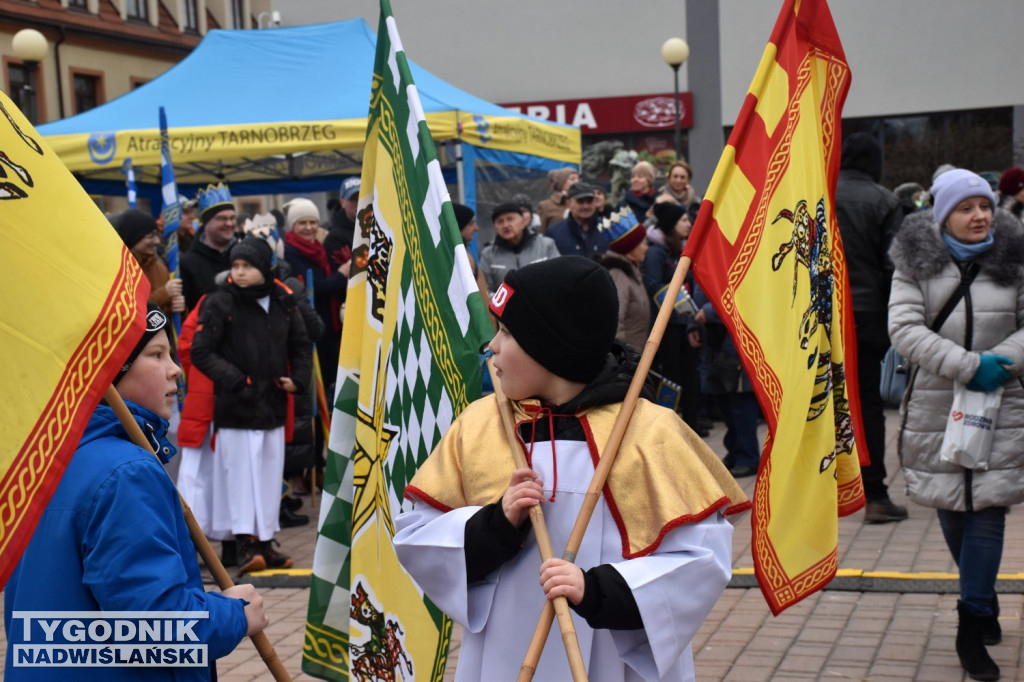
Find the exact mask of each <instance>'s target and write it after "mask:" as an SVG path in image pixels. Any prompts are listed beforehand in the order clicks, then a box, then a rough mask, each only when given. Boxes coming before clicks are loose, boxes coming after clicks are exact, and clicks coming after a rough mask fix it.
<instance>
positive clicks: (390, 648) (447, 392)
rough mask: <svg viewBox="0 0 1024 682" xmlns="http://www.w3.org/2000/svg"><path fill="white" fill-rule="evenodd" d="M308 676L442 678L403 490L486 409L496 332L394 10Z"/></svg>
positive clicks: (351, 309)
mask: <svg viewBox="0 0 1024 682" xmlns="http://www.w3.org/2000/svg"><path fill="white" fill-rule="evenodd" d="M357 223H358V228H359V229H358V231H357V233H356V237H355V244H354V251H353V265H352V270H351V273H350V278H349V290H348V297H347V303H346V305H347V310H346V313H345V326H344V332H343V334H342V342H341V354H340V358H339V365H340V366H339V368H338V393H337V401H336V403H335V410H334V416H333V419H332V425H331V437H330V442H329V446H328V448H329V459H328V462H327V471H326V475H325V481H324V495H323V502H322V507H321V510H320V526H319V534H318V536H317V545H316V553H315V555H314V559H313V578H312V586H311V590H310V598H309V610H308V616H307V622H306V637H305V644H304V647H303V660H302V669H303V671H304V672H306V673H308V674H310V675H314V676H316V677H322V678H325V679H337V680H347V679H349V678H350V676H351V677H352V678H353V679H377V677H380V678H381V679H396V678H397V679H404V680H409V679H413V678H414V677H415V679H417V680H438V681H439V680H441V677H442V674H443V672H444V666H445V661H446V659H447V655H448V644H449V641H450V637H451V621H450V620H449V619H448V618H447V617H446V616H445V615H444V614H442V613H441V612H440V611H438V610H437V609H436V608H435V607H434V606H433V605H432V604H431V603H430V602H429V600H427V598H426V597H425V596H424V595H423V594H422V593H421V592H420V591H419V589H418V588H417V587H416V585H415V583H413V581H412V580H411V578H409V577H408V575H406V573H405V571H404V570H402V567H401V566H400V565H399V563H398V560H397V558H396V556H395V552H394V548H393V546H392V544H391V538H392V537H393V535H394V524H393V519H394V517H395V516H396V515H397V514H398V512H399V510H400V507H401V504H402V494H403V491H404V489H405V485H406V483H408V482H409V480H411V479H412V476H413V474H414V473H415V472H416V468H417V467H418V466H419V465H420V463H422V462H423V461H424V460H425V459H426V458H427V455H429V454H430V452H431V450H432V449H433V447H434V444H435V443H437V441H438V440H439V439H440V437H441V435H442V434H443V433H444V432H445V431H446V430H447V429H448V428H449V426H451V424H452V421H453V420H454V419H455V417H456V415H458V413H459V412H461V411H462V409H463V408H465V407H466V406H467V405H468V404H469V403H470V402H471V401H472V400H474V399H476V398H477V397H479V394H480V384H481V380H482V372H483V370H482V366H481V362H480V351H481V349H482V347H483V345H484V344H485V343H486V342H487V341H488V340H489V339H490V337H491V335H492V330H491V327H490V324H489V322H488V319H487V311H486V310H485V309H484V304H483V300H482V299H481V297H480V295H479V292H478V290H477V288H476V283H475V280H474V278H473V275H472V272H471V270H470V265H469V259H468V257H467V254H466V251H465V247H464V246H463V244H462V239H461V236H460V234H459V230H458V227H457V226H456V222H455V215H454V213H453V212H452V207H451V201H450V199H449V197H448V193H447V190H446V189H445V184H444V180H443V178H442V175H441V167H440V164H439V163H438V161H437V158H436V153H435V150H434V143H433V140H432V139H431V137H430V131H429V130H428V129H427V124H426V121H425V119H424V116H423V108H422V106H421V105H420V100H419V95H418V94H417V91H416V86H415V84H414V83H413V81H412V76H411V74H410V71H409V65H408V62H407V61H406V57H405V53H404V51H403V50H402V43H401V40H400V39H399V37H398V30H397V28H396V26H395V20H394V18H393V17H392V16H391V7H390V5H389V3H388V0H381V18H380V27H379V29H378V32H377V55H376V60H375V63H374V70H373V89H372V92H371V97H370V115H369V123H368V125H367V135H366V148H365V153H364V160H363V170H362V183H361V190H360V195H359V209H358V215H357Z"/></svg>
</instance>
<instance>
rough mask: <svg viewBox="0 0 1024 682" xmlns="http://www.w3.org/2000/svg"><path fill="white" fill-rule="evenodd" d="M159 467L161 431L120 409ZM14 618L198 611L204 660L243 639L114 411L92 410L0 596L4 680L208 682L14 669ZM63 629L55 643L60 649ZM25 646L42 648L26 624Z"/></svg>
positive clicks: (103, 671)
mask: <svg viewBox="0 0 1024 682" xmlns="http://www.w3.org/2000/svg"><path fill="white" fill-rule="evenodd" d="M127 405H128V407H129V409H130V410H131V412H132V414H133V415H134V416H135V420H136V421H137V422H138V423H139V425H140V426H141V427H142V430H143V433H145V434H147V436H148V437H149V438H150V440H151V442H152V443H153V445H154V446H155V447H156V448H157V452H158V453H159V454H160V456H161V459H163V460H164V461H165V462H166V460H167V459H169V458H170V457H171V456H172V455H173V454H174V448H173V446H171V444H170V443H169V442H168V441H167V440H166V431H167V422H166V421H165V420H163V419H161V418H160V417H158V416H157V415H155V414H153V413H152V412H149V411H148V410H145V409H143V408H141V407H139V406H137V405H135V404H133V403H130V402H129V403H127ZM16 611H62V612H71V611H78V612H81V611H106V612H110V611H122V612H123V611H204V612H207V613H209V618H208V619H198V622H197V623H196V625H195V626H194V628H193V629H192V632H193V633H194V634H195V636H196V637H197V639H198V640H199V641H198V644H206V645H208V660H210V661H212V660H214V659H216V658H219V657H221V656H224V655H226V654H227V653H229V652H230V651H231V650H232V649H233V648H234V647H235V646H236V645H237V644H238V643H239V641H241V639H242V637H244V636H245V630H246V621H245V614H244V603H243V602H242V600H240V599H230V598H227V597H224V596H223V595H221V594H217V593H206V592H204V591H203V585H202V581H201V578H200V573H199V565H198V563H197V559H196V550H195V546H194V545H193V544H192V540H191V538H190V537H189V533H188V527H187V526H186V524H185V519H184V516H183V515H182V509H181V503H180V501H179V500H178V493H177V491H176V490H175V488H174V485H173V484H172V483H171V480H170V478H169V477H168V475H167V473H166V472H165V471H164V470H163V467H161V466H160V462H158V461H157V460H156V458H155V457H153V455H152V454H150V453H148V452H145V451H144V450H142V449H141V448H139V447H137V446H136V445H134V444H132V443H131V442H130V441H129V440H128V436H127V433H126V432H125V430H124V429H123V428H122V427H121V425H120V424H119V423H118V421H117V417H116V416H115V415H114V412H113V410H112V409H111V408H110V407H108V406H106V405H100V406H99V407H97V408H96V411H95V412H94V413H93V415H92V417H91V418H90V420H89V424H88V426H87V427H86V431H85V435H84V436H83V437H82V441H81V443H80V445H79V447H78V449H77V450H76V451H75V454H74V455H73V456H72V458H71V462H70V463H69V464H68V468H67V470H66V471H65V472H64V476H63V478H62V479H61V481H60V484H59V485H58V486H57V490H56V492H55V493H54V495H53V498H52V499H51V500H50V503H49V505H47V507H46V510H45V511H44V512H43V515H42V518H41V519H40V520H39V525H38V526H37V527H36V530H35V533H34V534H33V536H32V540H31V541H30V542H29V545H28V548H27V549H26V550H25V553H24V555H23V556H22V558H21V561H20V562H19V563H18V565H17V566H16V567H15V569H14V571H13V573H12V574H11V577H10V579H9V580H8V582H7V586H6V588H5V592H4V626H5V629H6V632H7V658H6V665H5V667H6V671H5V675H4V679H6V680H8V681H10V682H17V681H18V680H32V682H41V681H43V680H60V681H61V682H64V681H65V680H67V679H75V680H209V679H210V668H209V666H207V667H202V668H196V667H173V668H154V667H138V666H134V667H116V668H115V667H80V666H76V667H74V668H58V667H16V666H15V663H16V659H15V653H14V651H15V650H14V647H15V646H16V645H19V644H24V643H25V638H24V633H23V622H24V621H23V620H20V619H15V618H14V612H16ZM62 631H63V627H58V628H57V629H56V631H55V632H54V640H53V642H54V643H58V642H61V641H64V637H63V632H62ZM30 641H31V643H32V644H37V643H47V642H46V641H45V632H44V631H43V630H42V628H41V627H40V626H39V625H38V623H34V624H33V627H32V633H31V637H30Z"/></svg>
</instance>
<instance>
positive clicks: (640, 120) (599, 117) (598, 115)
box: [502, 92, 693, 135]
mask: <svg viewBox="0 0 1024 682" xmlns="http://www.w3.org/2000/svg"><path fill="white" fill-rule="evenodd" d="M502 106H504V107H506V108H508V109H511V110H512V111H515V112H518V113H520V114H526V115H527V116H534V117H536V118H540V119H544V120H546V121H555V122H556V123H568V124H569V125H574V126H578V127H579V128H580V130H581V132H582V133H583V134H584V135H586V134H588V133H599V134H603V133H627V132H636V131H641V132H642V131H651V130H673V129H674V120H673V119H674V118H675V104H674V103H673V97H672V93H667V94H663V95H627V96H625V97H592V98H589V99H566V100H550V101H546V102H512V103H509V104H504V105H502ZM679 124H680V127H682V128H692V127H693V93H690V92H681V93H679Z"/></svg>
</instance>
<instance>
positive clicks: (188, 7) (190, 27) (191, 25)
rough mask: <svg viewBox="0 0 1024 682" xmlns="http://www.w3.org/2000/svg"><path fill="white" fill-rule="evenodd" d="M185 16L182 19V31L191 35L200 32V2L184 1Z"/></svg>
mask: <svg viewBox="0 0 1024 682" xmlns="http://www.w3.org/2000/svg"><path fill="white" fill-rule="evenodd" d="M182 4H183V5H184V7H183V8H182V10H183V12H184V14H183V15H182V18H183V19H184V21H183V22H182V30H183V31H186V32H189V33H198V32H199V7H198V4H199V0H182Z"/></svg>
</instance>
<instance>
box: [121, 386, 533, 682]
mask: <svg viewBox="0 0 1024 682" xmlns="http://www.w3.org/2000/svg"><path fill="white" fill-rule="evenodd" d="M103 397H104V398H105V399H106V401H107V404H108V405H110V407H112V408H113V409H114V414H116V415H117V419H118V421H120V422H121V426H123V427H124V430H125V431H127V432H128V437H129V438H131V440H132V442H133V443H135V444H136V445H138V446H139V447H140V448H142V449H144V450H146V451H147V452H151V453H153V456H154V457H156V458H157V460H159V456H158V455H157V454H156V453H155V452H153V446H152V445H151V444H150V442H149V441H148V440H146V436H145V434H143V433H142V429H141V428H140V427H139V425H138V423H137V422H136V421H135V418H134V417H132V413H131V412H130V411H129V410H128V406H127V405H125V404H124V400H122V399H121V394H120V393H118V392H117V389H116V388H114V387H113V385H111V386H109V387H107V392H106V393H105V394H104V396H103ZM178 499H179V500H181V509H182V511H183V512H184V514H185V523H186V525H188V532H189V535H191V536H192V543H193V544H194V545H195V546H196V549H197V550H199V555H200V556H201V557H203V561H204V562H205V563H206V567H207V568H209V569H210V573H211V574H212V575H213V578H214V580H216V581H217V585H218V587H220V589H221V590H226V589H228V588H229V587H234V586H235V583H234V581H232V580H231V576H230V575H228V572H227V570H226V569H225V568H224V564H222V563H221V562H220V557H218V556H217V552H215V551H214V549H213V547H212V546H211V545H210V541H209V540H207V539H206V536H205V535H203V531H202V530H201V529H200V528H199V523H198V522H197V521H196V517H195V516H193V515H192V510H191V509H190V508H189V506H188V504H187V503H186V502H185V499H184V498H183V497H182V496H181V493H178ZM549 627H550V626H549ZM249 638H250V639H251V640H252V643H253V644H254V645H255V646H256V651H258V652H259V654H260V658H262V659H263V662H264V663H265V664H266V665H267V669H268V670H269V671H270V674H271V675H273V676H274V679H275V680H277V682H291V679H292V677H291V675H289V674H288V671H287V670H285V669H284V664H283V663H281V659H280V658H278V656H277V652H276V651H275V650H274V645H273V644H271V643H270V640H269V639H268V638H267V634H266V633H265V632H257V633H256V634H255V635H250V637H249Z"/></svg>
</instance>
